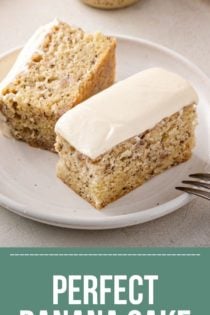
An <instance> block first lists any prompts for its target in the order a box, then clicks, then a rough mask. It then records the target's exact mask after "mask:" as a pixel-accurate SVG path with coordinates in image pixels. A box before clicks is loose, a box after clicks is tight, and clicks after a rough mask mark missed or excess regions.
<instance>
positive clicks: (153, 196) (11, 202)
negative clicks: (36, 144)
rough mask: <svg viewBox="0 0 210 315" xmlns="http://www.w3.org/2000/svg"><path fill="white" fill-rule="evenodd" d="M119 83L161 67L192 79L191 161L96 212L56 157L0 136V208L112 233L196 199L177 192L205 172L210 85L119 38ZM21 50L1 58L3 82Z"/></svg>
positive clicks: (166, 55) (147, 45)
mask: <svg viewBox="0 0 210 315" xmlns="http://www.w3.org/2000/svg"><path fill="white" fill-rule="evenodd" d="M117 38H118V51H117V72H118V80H119V79H123V78H126V77H128V76H129V75H131V74H134V73H136V72H138V71H141V70H143V69H145V68H148V67H153V66H159V67H164V68H167V69H169V70H172V71H175V72H177V73H179V74H181V75H182V76H184V77H185V78H187V79H189V80H190V81H191V82H192V84H193V85H194V87H195V88H196V90H197V91H198V94H199V98H200V102H199V106H198V114H199V126H198V128H197V134H196V137H197V145H196V148H195V150H194V154H193V157H192V158H191V160H190V161H188V162H186V163H184V164H182V165H179V166H177V167H174V168H172V169H170V170H168V171H166V172H164V173H163V174H161V175H159V176H157V177H155V178H153V179H152V180H150V181H148V182H147V183H146V184H144V185H143V186H142V187H140V188H138V189H136V190H134V191H133V192H131V193H129V194H128V195H126V196H125V197H123V198H121V199H119V200H117V201H115V202H113V203H112V204H110V205H109V206H107V207H106V208H104V209H103V210H101V211H97V210H95V209H94V208H93V207H92V206H91V205H89V204H88V203H87V202H86V201H84V200H83V199H82V198H80V197H79V196H77V195H76V194H75V193H74V192H73V191H71V190H70V189H69V188H67V187H66V186H65V185H64V184H63V183H62V182H61V181H60V180H59V179H57V178H56V175H55V165H56V162H57V160H58V157H57V156H56V154H53V153H49V152H46V151H43V150H39V149H35V148H31V147H29V146H28V145H26V144H24V143H21V142H18V141H15V140H13V139H7V138H5V137H3V136H0V204H1V205H2V206H4V207H5V208H7V209H9V210H11V211H13V212H15V213H17V214H19V215H22V216H24V217H27V218H30V219H33V220H37V221H41V222H44V223H48V224H52V225H58V226H63V227H69V228H77V229H108V228H117V227H123V226H129V225H134V224H137V223H142V222H146V221H150V220H153V219H155V218H159V217H161V216H163V215H166V214H168V213H170V212H172V211H174V210H176V209H178V208H179V207H181V206H183V205H185V204H186V203H188V202H189V201H190V200H191V198H192V197H190V196H189V195H188V194H185V193H180V192H179V191H177V190H175V188H174V187H175V186H176V185H179V184H180V182H181V180H182V179H184V178H187V175H188V174H190V173H192V172H198V171H199V172H202V171H204V170H205V168H206V166H207V163H208V153H209V152H210V147H209V146H210V143H209V139H210V137H209V130H208V126H210V106H209V103H210V82H209V80H208V78H207V77H206V76H205V75H204V74H203V73H202V72H201V71H200V70H199V69H198V68H197V67H196V66H194V65H193V64H192V63H190V62H189V61H187V60H186V59H184V58H183V57H181V56H180V55H178V54H177V53H175V52H172V51H170V50H169V49H166V48H164V47H161V46H159V45H156V44H153V43H151V42H148V41H145V40H141V39H135V38H128V37H122V36H117ZM18 51H19V49H16V50H13V51H10V52H8V53H6V54H4V55H3V56H1V58H0V79H2V78H3V77H4V75H5V74H6V73H7V71H8V70H9V68H10V67H11V65H12V64H13V62H14V60H15V58H16V56H17V53H18Z"/></svg>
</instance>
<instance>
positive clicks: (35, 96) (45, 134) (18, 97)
mask: <svg viewBox="0 0 210 315" xmlns="http://www.w3.org/2000/svg"><path fill="white" fill-rule="evenodd" d="M115 46H116V42H115V39H113V38H111V37H108V36H104V35H103V34H101V33H94V34H88V33H85V32H84V31H82V30H81V29H79V28H75V27H71V26H70V25H68V24H67V23H64V22H60V21H58V20H54V21H53V22H51V23H50V24H47V25H45V26H42V27H41V28H39V29H38V30H37V31H36V32H35V34H34V35H33V36H32V38H31V39H30V40H29V41H28V42H27V44H26V45H25V47H24V48H23V50H22V51H21V53H20V55H19V56H18V58H17V60H16V62H15V64H14V66H13V67H12V69H11V71H10V72H9V74H8V75H7V77H6V78H5V79H4V80H3V82H2V83H1V84H0V119H1V120H2V125H6V126H7V128H6V129H7V131H8V130H9V131H10V134H11V135H12V136H14V137H15V138H16V139H19V140H23V141H25V142H27V143H29V144H30V145H32V146H37V147H40V148H44V149H48V150H54V143H55V133H54V127H55V123H56V121H57V120H58V118H59V117H60V116H61V115H62V114H64V113H65V112H66V111H67V110H69V109H71V108H72V107H74V106H75V105H77V104H78V103H80V102H82V101H83V100H85V99H87V98H88V97H90V96H92V95H93V94H95V93H97V92H99V91H101V90H103V89H105V88H107V87H109V86H110V85H111V84H113V82H114V78H115ZM4 129H5V128H4Z"/></svg>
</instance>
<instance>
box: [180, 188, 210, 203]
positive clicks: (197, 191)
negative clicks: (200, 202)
mask: <svg viewBox="0 0 210 315" xmlns="http://www.w3.org/2000/svg"><path fill="white" fill-rule="evenodd" d="M176 189H178V190H182V191H184V192H187V193H189V194H192V195H196V196H199V197H202V198H204V199H207V200H210V192H208V191H203V190H200V189H195V188H190V187H176Z"/></svg>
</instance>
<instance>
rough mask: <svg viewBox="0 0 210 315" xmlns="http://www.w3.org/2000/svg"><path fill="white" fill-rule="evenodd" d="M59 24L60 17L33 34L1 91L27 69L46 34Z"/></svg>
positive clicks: (1, 84)
mask: <svg viewBox="0 0 210 315" xmlns="http://www.w3.org/2000/svg"><path fill="white" fill-rule="evenodd" d="M57 24H59V20H58V19H54V20H53V21H52V22H50V23H48V24H46V25H43V26H41V27H39V28H38V29H37V30H36V32H35V33H34V34H33V35H32V37H31V38H30V39H29V40H28V42H27V43H26V44H25V46H24V48H23V49H22V50H21V52H20V54H19V55H18V57H17V59H16V61H15V63H14V65H13V67H12V68H11V69H10V71H9V73H8V74H7V76H6V77H5V78H4V80H3V81H2V82H1V83H0V92H1V90H2V89H4V88H5V87H6V86H7V85H8V84H9V83H10V82H11V81H13V80H14V79H15V77H16V76H17V75H18V74H19V73H21V72H23V71H25V70H26V69H27V64H28V62H29V61H30V60H31V57H32V56H33V54H34V53H36V52H39V53H41V51H39V47H40V45H41V43H42V41H43V40H44V38H45V36H46V35H47V34H48V33H49V31H50V30H51V29H52V28H53V27H54V26H56V25H57Z"/></svg>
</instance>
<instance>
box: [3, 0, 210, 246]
mask: <svg viewBox="0 0 210 315" xmlns="http://www.w3.org/2000/svg"><path fill="white" fill-rule="evenodd" d="M54 17H58V18H59V19H61V20H62V19H63V20H65V21H67V22H69V23H71V24H75V25H79V26H81V27H82V28H84V29H86V30H90V31H95V30H101V31H103V32H105V33H117V34H125V35H132V36H137V37H142V38H146V39H149V40H152V41H154V42H157V43H160V44H162V45H165V46H167V47H169V48H171V49H174V50H176V51H177V52H179V53H181V54H183V55H184V56H186V57H187V58H189V59H190V60H191V61H193V62H194V63H196V64H197V65H198V66H199V67H200V68H201V69H202V70H203V71H204V72H205V73H206V74H207V75H209V76H210V1H208V0H140V1H139V3H138V4H137V5H134V6H132V7H130V8H127V9H123V10H118V11H100V10H96V9H92V8H89V7H87V6H85V5H83V4H82V3H81V2H80V1H79V0H0V53H3V52H5V51H6V50H8V49H11V48H13V47H15V46H18V45H22V44H24V42H25V41H26V40H27V38H28V37H30V35H31V34H32V33H33V31H34V30H35V29H36V28H37V27H39V26H40V25H42V24H45V23H47V22H49V21H50V20H52V19H53V18H54ZM0 154H1V153H0ZM43 211H44V209H43ZM0 246H89V247H90V246H145V247H147V246H210V203H208V202H207V201H204V200H201V199H195V200H194V201H193V202H191V203H190V204H189V205H187V206H185V207H183V208H181V209H180V210H178V211H176V212H175V213H173V214H171V215H168V216H166V217H164V218H161V219H159V220H156V221H153V222H149V223H146V224H142V225H138V226H134V227H129V228H123V229H118V230H110V231H76V230H67V229H62V228H56V227H51V226H47V225H44V224H40V223H36V222H32V221H30V220H27V219H24V218H21V217H18V216H17V215H15V214H12V213H10V212H9V211H7V210H4V209H3V208H1V207H0Z"/></svg>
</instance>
